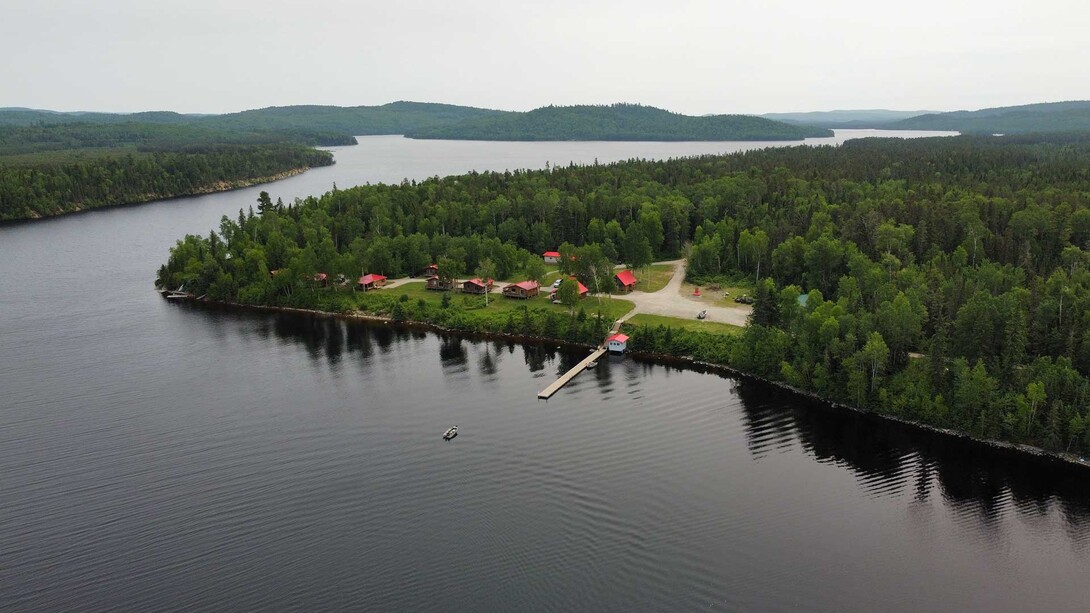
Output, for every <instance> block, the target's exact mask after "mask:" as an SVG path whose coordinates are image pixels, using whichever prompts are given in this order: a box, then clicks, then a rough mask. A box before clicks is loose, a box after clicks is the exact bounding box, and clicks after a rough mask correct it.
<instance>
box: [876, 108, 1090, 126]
mask: <svg viewBox="0 0 1090 613" xmlns="http://www.w3.org/2000/svg"><path fill="white" fill-rule="evenodd" d="M867 127H881V128H885V129H889V130H955V131H958V132H961V133H963V134H1021V133H1030V132H1032V133H1040V132H1076V131H1088V130H1090V101H1086V100H1075V101H1070V102H1044V103H1039V104H1025V105H1022V106H1005V107H998V108H991V109H980V110H978V111H953V112H950V113H928V114H925V115H918V116H916V117H910V118H908V119H903V120H901V121H896V122H892V123H878V122H871V124H870V125H869V126H867Z"/></svg>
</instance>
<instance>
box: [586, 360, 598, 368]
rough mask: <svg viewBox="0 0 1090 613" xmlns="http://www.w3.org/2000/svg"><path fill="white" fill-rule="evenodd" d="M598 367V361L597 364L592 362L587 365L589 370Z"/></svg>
mask: <svg viewBox="0 0 1090 613" xmlns="http://www.w3.org/2000/svg"><path fill="white" fill-rule="evenodd" d="M597 365H598V362H596V361H595V362H590V363H588V364H587V368H594V367H595V366H597Z"/></svg>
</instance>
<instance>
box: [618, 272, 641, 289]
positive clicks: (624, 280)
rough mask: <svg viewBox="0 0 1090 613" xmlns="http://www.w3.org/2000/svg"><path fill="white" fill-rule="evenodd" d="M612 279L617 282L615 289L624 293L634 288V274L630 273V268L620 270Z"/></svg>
mask: <svg viewBox="0 0 1090 613" xmlns="http://www.w3.org/2000/svg"><path fill="white" fill-rule="evenodd" d="M613 280H614V281H616V282H617V289H619V290H621V291H622V292H624V293H626V294H627V293H628V292H630V291H632V290H634V289H636V283H637V280H636V275H634V274H632V271H631V270H622V271H621V272H619V273H617V274H615V275H613Z"/></svg>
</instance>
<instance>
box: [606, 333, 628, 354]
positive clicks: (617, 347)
mask: <svg viewBox="0 0 1090 613" xmlns="http://www.w3.org/2000/svg"><path fill="white" fill-rule="evenodd" d="M627 348H628V336H626V335H624V334H614V335H613V336H611V337H609V338H608V339H606V349H608V350H609V351H612V352H613V353H624V350H625V349H627Z"/></svg>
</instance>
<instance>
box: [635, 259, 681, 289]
mask: <svg viewBox="0 0 1090 613" xmlns="http://www.w3.org/2000/svg"><path fill="white" fill-rule="evenodd" d="M674 268H675V267H674V265H673V264H652V265H651V267H650V268H648V269H647V270H643V269H640V270H635V271H633V272H634V273H636V279H638V282H637V283H636V289H638V290H640V291H641V292H657V291H659V290H660V289H662V288H664V287H666V284H667V283H669V282H670V279H671V278H673V276H674Z"/></svg>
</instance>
